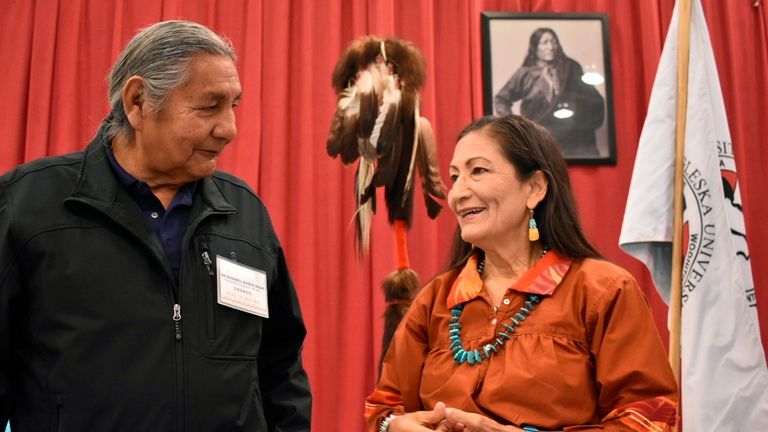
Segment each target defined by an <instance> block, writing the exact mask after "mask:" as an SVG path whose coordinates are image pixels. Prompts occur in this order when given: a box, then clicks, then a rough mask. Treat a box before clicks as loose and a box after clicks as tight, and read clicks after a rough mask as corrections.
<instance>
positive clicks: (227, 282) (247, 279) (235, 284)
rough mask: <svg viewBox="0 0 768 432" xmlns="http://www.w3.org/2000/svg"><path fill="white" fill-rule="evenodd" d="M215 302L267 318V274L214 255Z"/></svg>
mask: <svg viewBox="0 0 768 432" xmlns="http://www.w3.org/2000/svg"><path fill="white" fill-rule="evenodd" d="M216 269H217V270H218V272H217V274H218V277H217V278H216V292H217V300H218V302H219V304H220V305H223V306H227V307H231V308H233V309H237V310H240V311H243V312H247V313H249V314H253V315H258V316H260V317H264V318H269V304H268V302H267V274H266V273H264V272H263V271H261V270H257V269H255V268H252V267H248V266H246V265H243V264H240V263H237V262H234V261H231V260H228V259H226V258H224V257H222V256H220V255H216Z"/></svg>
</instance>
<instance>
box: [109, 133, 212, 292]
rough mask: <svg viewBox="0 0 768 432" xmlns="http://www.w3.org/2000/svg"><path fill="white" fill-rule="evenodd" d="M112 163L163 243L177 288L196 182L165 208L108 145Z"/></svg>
mask: <svg viewBox="0 0 768 432" xmlns="http://www.w3.org/2000/svg"><path fill="white" fill-rule="evenodd" d="M106 147H107V156H108V158H109V163H110V165H111V166H112V169H113V170H114V172H115V175H116V176H117V180H118V182H120V184H121V185H123V187H125V190H126V191H128V194H129V195H131V196H132V197H133V199H134V200H135V201H136V204H138V205H139V208H140V209H141V212H142V213H143V214H144V218H145V219H146V220H147V222H149V225H150V226H151V227H152V229H153V230H154V231H155V234H157V238H158V239H160V244H162V245H163V250H164V251H165V255H166V256H167V257H168V261H170V263H171V268H172V269H173V276H174V278H175V279H176V284H177V285H178V283H179V268H180V267H181V246H182V245H181V243H182V242H183V240H184V229H185V227H186V225H187V218H188V217H189V211H190V209H191V208H192V199H193V197H194V195H195V189H196V188H197V182H196V181H195V182H190V183H187V184H185V185H184V186H182V187H181V189H179V191H178V192H176V196H174V197H173V201H171V204H170V205H169V206H168V208H167V209H166V208H164V207H163V204H162V203H161V202H160V200H159V199H158V198H157V197H156V196H155V194H153V193H152V190H151V189H150V188H149V185H148V184H146V183H144V182H143V181H140V180H138V179H136V178H135V177H133V176H132V175H130V174H129V173H128V171H126V170H125V169H123V167H121V166H120V164H119V163H118V162H117V159H115V155H114V154H113V152H112V146H111V145H107V146H106Z"/></svg>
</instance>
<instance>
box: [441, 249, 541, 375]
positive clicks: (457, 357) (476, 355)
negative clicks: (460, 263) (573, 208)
mask: <svg viewBox="0 0 768 432" xmlns="http://www.w3.org/2000/svg"><path fill="white" fill-rule="evenodd" d="M546 253H547V251H546V249H545V250H544V254H546ZM544 254H542V256H544ZM483 267H485V260H482V261H480V263H479V264H478V265H477V272H478V273H480V274H483ZM540 302H541V297H540V296H538V295H535V294H528V300H526V301H525V305H524V306H521V307H520V312H518V313H516V314H514V315H513V316H512V317H510V318H509V320H510V322H511V324H509V323H502V327H503V328H504V330H505V331H499V332H498V333H497V334H496V338H495V340H494V341H493V342H492V343H489V344H486V345H485V346H483V351H482V355H481V354H480V350H479V349H475V350H471V351H467V350H466V349H464V346H463V344H462V342H461V324H460V323H459V317H461V313H462V311H463V310H464V304H461V303H460V304H457V305H456V306H454V307H453V308H451V319H450V321H449V322H448V338H449V339H450V341H451V346H450V349H451V351H452V352H453V360H454V361H455V362H456V363H457V364H464V363H465V362H466V363H467V364H470V365H475V364H480V363H482V362H483V356H485V358H487V359H490V358H491V356H492V355H493V354H496V353H498V352H499V349H500V348H501V347H503V346H504V343H505V342H506V341H507V340H509V339H511V338H512V334H514V333H515V331H516V329H517V328H518V327H520V325H521V324H522V323H523V321H525V320H526V318H527V317H528V316H529V315H530V314H531V312H532V311H533V309H534V307H535V306H536V305H538V304H539V303H540Z"/></svg>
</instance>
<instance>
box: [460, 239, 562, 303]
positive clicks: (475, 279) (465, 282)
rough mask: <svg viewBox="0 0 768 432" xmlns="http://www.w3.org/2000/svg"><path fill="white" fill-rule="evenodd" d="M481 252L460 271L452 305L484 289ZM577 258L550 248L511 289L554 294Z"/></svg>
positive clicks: (475, 295)
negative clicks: (566, 255) (563, 254)
mask: <svg viewBox="0 0 768 432" xmlns="http://www.w3.org/2000/svg"><path fill="white" fill-rule="evenodd" d="M478 260H479V256H478V254H474V255H472V256H471V257H469V260H467V264H466V265H465V266H464V268H463V269H462V270H461V272H460V273H459V276H458V277H457V278H456V280H455V281H454V282H453V285H452V286H451V292H449V293H448V308H449V309H450V308H452V307H454V306H456V305H457V304H459V303H464V302H467V301H469V300H472V299H473V298H475V297H477V296H479V295H480V291H481V290H482V288H483V279H482V278H481V277H480V274H479V273H478V272H477V262H478ZM571 262H573V259H571V258H565V257H563V256H562V255H560V254H558V253H557V252H555V251H550V252H548V253H547V254H546V255H544V257H543V258H541V259H540V260H539V261H537V262H536V264H534V265H533V267H531V268H529V269H528V271H526V272H525V274H523V277H521V278H520V279H518V281H517V282H515V283H514V284H513V285H512V286H511V287H510V289H513V290H515V291H519V292H524V293H529V294H539V295H551V294H552V293H553V292H555V288H557V285H558V284H560V281H562V280H563V277H564V276H565V273H566V272H568V269H569V268H570V267H571Z"/></svg>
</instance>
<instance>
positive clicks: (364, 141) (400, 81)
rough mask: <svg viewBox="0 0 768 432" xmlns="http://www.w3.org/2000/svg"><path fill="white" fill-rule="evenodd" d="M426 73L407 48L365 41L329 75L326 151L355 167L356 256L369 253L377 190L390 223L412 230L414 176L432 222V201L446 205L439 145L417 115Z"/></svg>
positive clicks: (417, 55) (354, 45)
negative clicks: (332, 97) (332, 104)
mask: <svg viewBox="0 0 768 432" xmlns="http://www.w3.org/2000/svg"><path fill="white" fill-rule="evenodd" d="M425 70H426V66H425V63H424V58H423V57H422V55H421V53H420V52H419V51H418V49H416V47H415V46H413V44H411V43H410V42H408V41H404V40H401V39H397V38H386V39H382V38H377V37H373V36H364V37H361V38H359V39H357V40H355V41H353V42H352V43H351V44H350V45H349V46H348V47H347V48H346V50H345V51H344V52H343V53H342V55H341V58H340V59H339V61H338V62H337V63H336V67H335V69H334V71H333V77H332V84H333V88H334V90H335V91H336V95H337V104H336V110H335V112H334V115H333V119H332V121H331V126H330V131H329V133H328V141H327V143H326V146H327V151H328V154H329V155H330V156H331V157H334V158H335V157H340V158H341V162H342V163H343V164H345V165H349V164H352V163H354V162H358V169H357V176H356V179H355V182H356V183H355V197H356V203H357V207H358V208H357V212H356V218H355V219H356V223H355V226H356V229H357V241H358V242H357V244H358V248H359V250H360V252H361V255H365V254H366V253H367V251H368V249H369V247H370V234H369V231H370V227H371V219H372V217H373V214H374V213H375V211H376V188H378V187H383V188H384V191H385V199H386V206H387V213H388V218H389V222H390V223H392V224H394V222H395V221H405V223H406V225H407V226H410V224H411V218H412V213H413V179H414V176H415V175H416V171H418V173H419V175H420V177H421V183H422V190H423V193H424V202H425V205H426V208H427V214H428V215H429V217H430V218H433V219H434V218H435V217H437V215H438V213H439V212H440V209H441V208H442V206H441V205H440V204H439V203H438V202H437V199H445V193H446V188H445V185H444V184H443V182H442V180H441V178H440V172H439V169H438V162H437V147H436V146H437V143H436V140H435V137H434V133H433V132H432V127H431V125H430V124H429V121H427V120H426V119H425V118H422V117H421V116H420V115H419V103H420V98H419V91H420V90H421V88H422V87H423V85H424V82H425V79H426V73H425Z"/></svg>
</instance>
